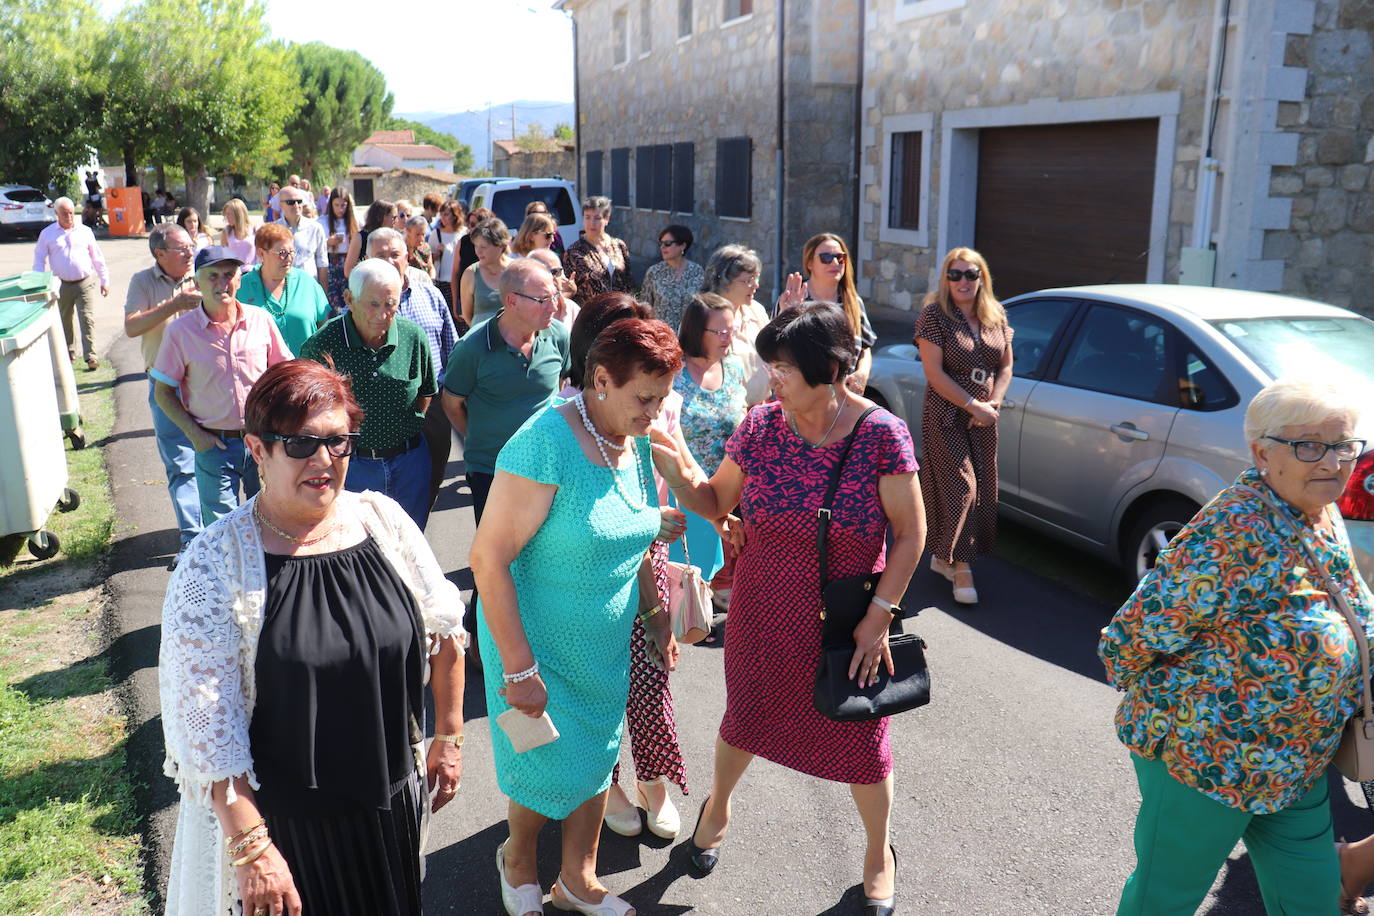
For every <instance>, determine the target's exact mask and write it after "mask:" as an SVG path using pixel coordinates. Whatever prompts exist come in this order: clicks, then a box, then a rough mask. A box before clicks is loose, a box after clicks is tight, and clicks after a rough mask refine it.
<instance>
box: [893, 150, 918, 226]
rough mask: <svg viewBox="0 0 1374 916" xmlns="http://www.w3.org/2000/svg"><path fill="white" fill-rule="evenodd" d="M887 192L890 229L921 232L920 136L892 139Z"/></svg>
mask: <svg viewBox="0 0 1374 916" xmlns="http://www.w3.org/2000/svg"><path fill="white" fill-rule="evenodd" d="M891 163H892V174H891V175H889V176H888V183H889V187H890V188H891V190H890V191H889V194H890V195H891V196H890V197H889V198H888V206H887V224H888V226H889V227H891V228H893V229H920V228H921V132H920V131H915V130H913V131H906V132H903V133H895V134H893V135H892V156H891Z"/></svg>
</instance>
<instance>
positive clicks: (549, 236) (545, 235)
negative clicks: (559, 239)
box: [539, 232, 556, 239]
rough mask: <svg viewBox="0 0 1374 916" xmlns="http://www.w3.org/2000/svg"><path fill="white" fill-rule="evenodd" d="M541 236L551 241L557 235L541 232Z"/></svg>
mask: <svg viewBox="0 0 1374 916" xmlns="http://www.w3.org/2000/svg"><path fill="white" fill-rule="evenodd" d="M539 234H540V235H542V236H543V237H544V238H546V239H551V238H553V237H554V235H555V234H556V233H553V232H541V233H539Z"/></svg>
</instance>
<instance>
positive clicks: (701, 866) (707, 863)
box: [687, 795, 720, 878]
mask: <svg viewBox="0 0 1374 916" xmlns="http://www.w3.org/2000/svg"><path fill="white" fill-rule="evenodd" d="M710 803H711V796H709V795H708V796H706V800H705V801H703V802H702V803H701V810H699V811H698V812H697V823H696V827H693V828H692V835H691V837H689V838H688V840H687V854H688V857H689V858H688V861H690V862H691V864H692V869H691V871H692V876H693V877H695V878H705V877H706V876H707V875H709V874H710V873H711V872H712V871H713V870H714V869H715V867H716V863H718V862H719V861H720V847H719V846H717V847H716V848H715V849H702V848H701V847H700V846H698V845H697V827H700V826H701V818H702V815H703V814H705V813H706V806H707V805H709V804H710Z"/></svg>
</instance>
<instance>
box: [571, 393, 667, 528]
mask: <svg viewBox="0 0 1374 916" xmlns="http://www.w3.org/2000/svg"><path fill="white" fill-rule="evenodd" d="M573 400H575V401H576V402H577V412H578V413H580V414H581V415H582V425H583V426H585V427H586V428H587V432H589V433H591V434H592V440H593V441H594V442H596V450H597V451H599V452H600V453H601V460H602V461H604V462H606V467H607V469H608V470H609V471H610V472H611V480H613V481H615V489H616V492H618V493H619V494H620V498H621V499H623V500H625V504H626V505H627V506H629V507H630V508H631V509H633V510H635V511H636V512H641V511H643V510H645V509H647V508H649V494H648V493H647V492H646V491H645V489H644V473H643V472H642V471H641V470H640V468H639V461H638V457H637V456H636V460H635V461H634V468H635V481H636V482H637V483H638V484H639V502H638V503H636V502H635V501H634V500H633V499H631V498H630V494H629V493H627V492H625V487H624V485H623V484H621V482H620V474H619V472H618V471H617V470H616V467H615V465H613V464H611V456H610V453H609V452H607V451H606V446H607V445H609V446H610V447H611V448H618V449H620V450H621V451H624V450H625V449H626V448H628V447H629V444H630V442H629V438H628V437H626V442H625V444H624V445H619V446H618V445H615V444H614V443H611V442H608V441H607V440H606V437H605V436H602V435H601V434H600V433H599V432H597V431H596V427H595V426H593V425H592V421H591V418H590V417H588V416H587V405H586V404H584V403H583V401H582V395H581V393H579V394H578V395H577V397H576V398H574V399H573Z"/></svg>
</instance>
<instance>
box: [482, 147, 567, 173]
mask: <svg viewBox="0 0 1374 916" xmlns="http://www.w3.org/2000/svg"><path fill="white" fill-rule="evenodd" d="M492 153H493V156H492V160H491V173H492V174H493V175H506V176H508V177H510V178H555V177H556V178H565V179H567V180H568V181H574V180H576V178H577V153H576V151H575V150H573V149H571V148H570V149H556V150H519V151H518V152H514V153H507V152H506V151H504V150H502V149H500V148H499V147H496V146H493V149H492Z"/></svg>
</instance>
